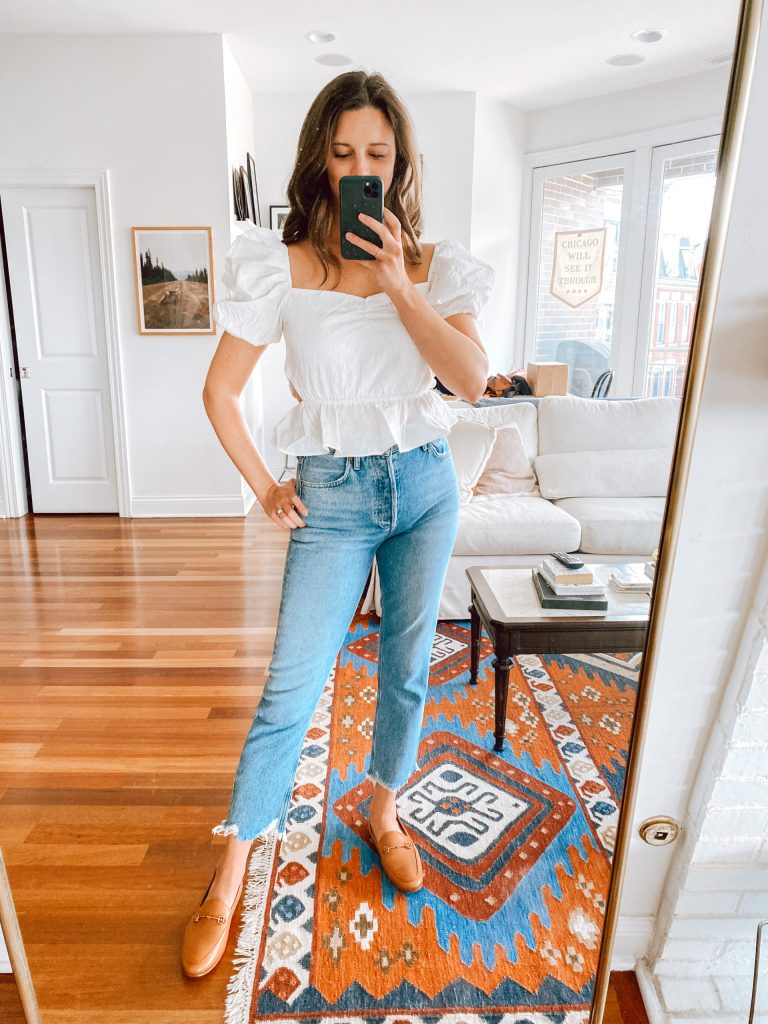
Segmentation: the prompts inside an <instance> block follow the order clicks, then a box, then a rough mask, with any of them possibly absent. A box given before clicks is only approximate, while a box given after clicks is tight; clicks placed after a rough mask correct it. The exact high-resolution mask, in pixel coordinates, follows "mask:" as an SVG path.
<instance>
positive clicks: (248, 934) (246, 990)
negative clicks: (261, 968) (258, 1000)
mask: <svg viewBox="0 0 768 1024" xmlns="http://www.w3.org/2000/svg"><path fill="white" fill-rule="evenodd" d="M279 838H280V837H279V836H278V834H277V831H272V832H269V833H268V834H267V835H266V837H265V839H264V842H263V843H261V844H260V845H259V846H258V847H257V848H256V849H255V850H254V852H253V853H252V854H251V859H250V863H249V865H248V877H247V880H246V883H245V890H244V893H243V912H242V922H243V923H242V926H241V929H240V934H239V936H238V939H237V946H236V947H235V953H234V956H233V958H232V968H233V974H232V976H231V977H230V979H229V984H228V985H227V997H226V1002H225V1005H224V1021H225V1024H248V1017H249V1016H250V1004H251V997H252V996H253V990H254V978H253V975H254V971H255V969H256V959H257V957H258V955H259V948H260V946H261V936H262V932H263V929H264V911H265V908H266V903H267V898H268V896H269V894H270V887H269V883H270V880H271V878H272V866H273V864H274V859H275V851H276V849H277V845H278V839H279Z"/></svg>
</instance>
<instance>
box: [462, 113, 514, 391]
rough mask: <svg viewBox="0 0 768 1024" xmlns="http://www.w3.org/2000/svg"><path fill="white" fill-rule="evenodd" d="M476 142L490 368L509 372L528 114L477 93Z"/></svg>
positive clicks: (475, 233) (475, 239)
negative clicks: (492, 278)
mask: <svg viewBox="0 0 768 1024" xmlns="http://www.w3.org/2000/svg"><path fill="white" fill-rule="evenodd" d="M474 143H475V159H474V174H473V177H472V245H471V248H472V252H473V253H474V254H475V255H476V256H479V257H480V259H483V260H485V261H486V262H487V263H490V264H491V266H492V267H493V268H494V270H495V271H496V283H495V285H494V289H493V294H492V295H491V298H490V300H489V302H488V305H487V306H486V308H485V310H484V312H483V324H484V330H483V332H482V337H483V343H484V345H485V349H486V351H487V352H488V363H489V372H490V373H492V374H493V373H506V372H507V371H508V370H509V369H511V368H512V366H511V364H512V358H513V348H514V335H515V314H516V308H517V292H518V262H519V252H520V215H521V197H522V192H523V160H524V155H525V147H526V117H525V114H524V113H523V112H522V111H519V110H516V109H515V108H514V107H512V106H510V105H509V104H508V103H503V102H501V101H500V100H495V99H490V98H489V97H486V96H478V97H477V103H476V107H475V139H474ZM515 368H516V367H515Z"/></svg>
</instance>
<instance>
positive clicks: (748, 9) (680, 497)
mask: <svg viewBox="0 0 768 1024" xmlns="http://www.w3.org/2000/svg"><path fill="white" fill-rule="evenodd" d="M762 9H763V0H742V4H741V9H740V11H739V19H738V23H737V24H738V27H737V31H736V40H735V44H734V54H733V64H732V66H731V78H730V81H729V83H728V93H727V97H726V103H725V113H724V116H723V130H722V134H721V137H720V151H719V154H718V167H717V179H716V184H715V194H714V197H713V202H712V217H711V221H710V227H709V233H708V235H707V244H706V246H705V251H704V260H703V264H702V271H701V286H700V289H699V295H698V300H697V305H696V311H695V313H694V321H693V328H692V332H691V345H690V357H689V362H688V371H687V373H686V378H685V386H684V388H683V395H682V402H681V408H680V419H679V421H678V426H677V436H676V439H675V447H674V453H673V458H672V466H671V470H670V477H669V489H668V492H667V500H666V504H665V506H664V516H663V519H662V526H661V539H660V542H659V559H658V566H657V570H656V582H655V585H654V587H653V593H652V595H651V605H650V610H649V618H648V632H647V634H646V639H645V648H644V651H643V660H642V664H641V671H640V679H639V682H638V690H637V700H636V704H635V714H634V723H633V731H632V741H631V744H630V751H629V756H628V758H627V771H626V778H625V782H624V793H623V795H622V800H621V807H620V813H619V826H618V830H617V834H616V846H615V849H614V855H613V869H612V871H611V881H610V884H609V886H608V899H607V901H606V908H605V925H604V927H603V936H602V942H601V946H600V956H599V958H598V963H597V973H596V975H595V990H594V994H593V998H592V1010H591V1013H590V1017H589V1024H602V1020H603V1013H604V1012H605V1001H606V997H607V995H608V984H609V980H610V971H611V954H612V952H613V943H614V938H615V935H616V925H617V922H618V917H619V905H620V902H621V893H622V888H623V884H624V876H625V871H626V863H627V857H628V854H629V843H630V837H631V829H632V819H633V815H634V809H635V800H636V797H637V789H638V781H639V777H640V767H641V754H642V751H643V746H644V743H645V737H646V731H647V724H648V718H649V709H650V704H651V694H652V691H653V686H654V684H655V681H656V678H657V675H658V669H659V651H660V637H661V625H662V623H663V621H664V618H665V616H666V613H667V609H668V606H669V594H670V589H671V584H672V569H673V564H674V558H675V553H676V550H677V542H678V539H679V537H680V527H681V522H682V515H683V504H684V500H685V492H686V489H687V484H688V477H689V475H690V469H691V455H692V450H693V439H694V436H695V434H696V426H697V421H698V415H699V409H700V406H701V396H702V392H703V390H704V382H705V379H706V373H707V363H708V360H709V350H710V343H711V340H712V328H713V324H714V319H715V307H716V304H717V294H718V290H719V287H720V276H721V273H722V267H723V255H724V251H725V242H726V238H727V234H728V222H729V219H730V213H731V206H732V204H733V193H734V189H735V184H736V175H737V172H738V163H739V155H740V153H741V145H742V141H743V138H744V126H745V123H746V117H747V107H748V103H749V93H750V89H751V86H752V78H753V74H754V69H755V63H756V59H757V43H758V37H759V34H760V21H761V17H762Z"/></svg>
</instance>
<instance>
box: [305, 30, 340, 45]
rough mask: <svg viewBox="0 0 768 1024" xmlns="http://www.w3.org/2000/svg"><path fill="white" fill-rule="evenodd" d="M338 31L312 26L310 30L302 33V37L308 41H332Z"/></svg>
mask: <svg viewBox="0 0 768 1024" xmlns="http://www.w3.org/2000/svg"><path fill="white" fill-rule="evenodd" d="M338 35H339V33H338V32H326V31H325V30H324V29H321V28H313V29H312V30H311V31H310V32H305V33H304V38H305V39H308V40H309V41H310V43H332V42H333V40H334V39H337V38H338Z"/></svg>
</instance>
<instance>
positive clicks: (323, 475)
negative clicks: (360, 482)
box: [297, 455, 352, 487]
mask: <svg viewBox="0 0 768 1024" xmlns="http://www.w3.org/2000/svg"><path fill="white" fill-rule="evenodd" d="M351 471H352V463H351V461H350V460H349V459H347V458H343V457H342V456H340V455H302V456H300V458H299V461H298V466H297V476H298V478H299V480H300V481H301V486H302V487H338V485H339V484H343V483H344V481H345V480H346V479H347V477H348V476H349V474H350V472H351Z"/></svg>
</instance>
